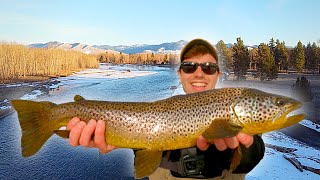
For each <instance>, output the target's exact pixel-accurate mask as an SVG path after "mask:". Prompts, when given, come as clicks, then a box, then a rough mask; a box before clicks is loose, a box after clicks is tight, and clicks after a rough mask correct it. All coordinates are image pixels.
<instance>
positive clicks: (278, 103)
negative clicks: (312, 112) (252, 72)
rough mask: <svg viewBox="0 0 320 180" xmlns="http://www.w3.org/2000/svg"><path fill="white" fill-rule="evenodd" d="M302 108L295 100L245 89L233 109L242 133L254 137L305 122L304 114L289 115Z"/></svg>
mask: <svg viewBox="0 0 320 180" xmlns="http://www.w3.org/2000/svg"><path fill="white" fill-rule="evenodd" d="M301 106H302V104H301V103H300V102H299V101H297V100H295V99H293V98H289V97H286V96H281V95H276V94H271V93H267V92H263V91H260V90H256V89H244V91H243V92H242V95H241V96H240V98H239V99H238V100H236V101H235V102H234V104H233V106H232V107H231V108H232V111H233V113H234V117H235V118H236V119H237V120H238V123H239V122H240V124H241V126H242V127H243V129H242V131H243V132H245V133H247V134H252V135H254V134H262V133H265V132H269V131H273V130H278V129H282V128H286V127H288V126H291V125H293V124H296V123H298V122H299V121H301V120H303V119H304V115H303V114H297V115H289V114H291V112H293V111H295V110H296V109H298V108H299V107H301Z"/></svg>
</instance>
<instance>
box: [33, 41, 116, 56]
mask: <svg viewBox="0 0 320 180" xmlns="http://www.w3.org/2000/svg"><path fill="white" fill-rule="evenodd" d="M28 47H30V48H46V49H64V50H75V51H80V52H83V53H86V54H102V53H106V52H108V53H119V52H118V51H114V50H111V49H99V48H96V47H93V46H91V45H87V44H81V43H72V44H70V43H61V42H58V41H52V42H48V43H44V44H43V43H36V44H29V45H28Z"/></svg>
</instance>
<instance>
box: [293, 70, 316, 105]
mask: <svg viewBox="0 0 320 180" xmlns="http://www.w3.org/2000/svg"><path fill="white" fill-rule="evenodd" d="M291 90H292V94H293V96H294V97H297V98H298V99H299V100H300V101H304V102H306V101H312V100H313V98H314V94H313V91H312V88H311V85H310V82H309V81H308V79H307V78H306V77H305V76H301V77H297V80H296V82H295V83H293V84H292V86H291Z"/></svg>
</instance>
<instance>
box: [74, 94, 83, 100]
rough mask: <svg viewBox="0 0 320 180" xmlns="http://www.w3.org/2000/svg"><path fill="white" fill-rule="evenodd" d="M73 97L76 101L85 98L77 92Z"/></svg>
mask: <svg viewBox="0 0 320 180" xmlns="http://www.w3.org/2000/svg"><path fill="white" fill-rule="evenodd" d="M73 99H74V101H76V102H77V101H84V100H86V99H85V98H83V97H82V96H80V95H78V94H77V95H75V96H74V98H73Z"/></svg>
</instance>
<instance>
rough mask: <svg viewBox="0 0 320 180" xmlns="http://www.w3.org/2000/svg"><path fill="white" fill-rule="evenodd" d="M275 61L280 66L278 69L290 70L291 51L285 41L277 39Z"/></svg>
mask: <svg viewBox="0 0 320 180" xmlns="http://www.w3.org/2000/svg"><path fill="white" fill-rule="evenodd" d="M274 61H275V64H276V65H277V67H278V71H281V70H286V71H287V70H288V62H289V52H288V49H287V47H286V45H285V42H281V43H280V42H279V40H277V42H276V47H275V50H274Z"/></svg>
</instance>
